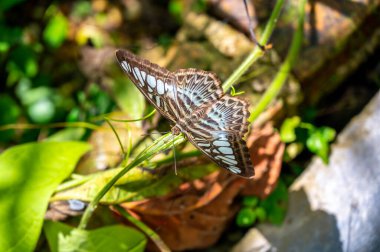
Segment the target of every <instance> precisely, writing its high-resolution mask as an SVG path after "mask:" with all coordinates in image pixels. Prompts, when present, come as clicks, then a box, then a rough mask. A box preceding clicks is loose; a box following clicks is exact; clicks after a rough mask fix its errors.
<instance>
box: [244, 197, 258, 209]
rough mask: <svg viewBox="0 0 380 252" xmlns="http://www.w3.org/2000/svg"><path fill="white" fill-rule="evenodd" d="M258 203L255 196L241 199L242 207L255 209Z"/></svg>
mask: <svg viewBox="0 0 380 252" xmlns="http://www.w3.org/2000/svg"><path fill="white" fill-rule="evenodd" d="M258 203H259V199H258V198H257V197H255V196H245V197H244V198H243V206H248V207H255V206H257V204H258Z"/></svg>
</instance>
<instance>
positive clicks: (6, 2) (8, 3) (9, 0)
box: [0, 0, 25, 12]
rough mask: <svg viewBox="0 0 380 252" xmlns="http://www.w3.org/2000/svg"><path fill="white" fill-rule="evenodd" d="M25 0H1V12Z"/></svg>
mask: <svg viewBox="0 0 380 252" xmlns="http://www.w3.org/2000/svg"><path fill="white" fill-rule="evenodd" d="M24 1H25V0H1V1H0V12H3V11H6V10H9V9H10V8H12V7H13V6H15V5H17V4H19V3H22V2H24Z"/></svg>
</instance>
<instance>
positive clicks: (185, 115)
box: [116, 50, 254, 178]
mask: <svg viewBox="0 0 380 252" xmlns="http://www.w3.org/2000/svg"><path fill="white" fill-rule="evenodd" d="M116 57H117V59H118V61H119V63H120V65H121V67H122V68H123V70H124V71H125V72H126V73H127V75H128V77H129V78H130V79H131V80H132V82H133V83H134V84H135V85H136V87H137V88H138V89H139V90H140V91H141V93H143V95H144V96H145V97H146V98H147V99H148V100H149V102H150V103H152V105H153V106H154V107H155V108H156V109H157V110H158V111H159V112H160V113H161V114H162V115H163V116H165V117H166V118H167V119H169V120H170V121H171V122H172V123H174V126H173V127H172V133H173V134H176V135H178V134H179V133H180V132H182V133H184V134H185V135H186V137H187V138H188V139H189V141H190V142H191V143H193V144H194V146H195V147H197V148H198V149H199V150H200V151H202V152H203V153H204V154H206V156H208V157H209V158H210V159H211V160H213V161H214V162H215V163H217V164H218V165H219V166H220V167H222V168H225V169H227V170H228V171H230V172H232V173H234V174H236V175H239V176H242V177H245V178H251V177H253V175H254V168H253V165H252V161H251V159H250V154H249V152H248V148H247V145H246V142H245V140H244V139H243V138H244V136H245V135H246V134H247V132H248V125H249V123H248V121H247V119H248V117H249V111H248V104H247V103H246V102H245V101H243V100H241V99H239V98H237V97H231V96H229V95H227V94H224V93H223V89H222V87H221V82H220V80H219V79H218V77H217V76H216V75H215V74H214V73H211V72H206V71H203V70H198V69H194V68H190V69H180V70H178V71H176V72H170V71H169V70H167V69H165V68H162V67H160V66H158V65H156V64H153V63H151V62H149V61H148V60H145V59H142V58H140V57H138V56H136V55H134V54H132V53H131V52H129V51H126V50H118V51H117V52H116Z"/></svg>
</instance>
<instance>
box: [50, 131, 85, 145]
mask: <svg viewBox="0 0 380 252" xmlns="http://www.w3.org/2000/svg"><path fill="white" fill-rule="evenodd" d="M85 133H86V130H85V129H84V128H65V129H62V130H60V131H58V132H56V133H54V134H53V135H51V136H49V138H47V139H46V140H45V141H49V142H53V141H54V142H62V141H79V140H81V138H82V137H83V136H84V134H85Z"/></svg>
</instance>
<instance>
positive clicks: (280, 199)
mask: <svg viewBox="0 0 380 252" xmlns="http://www.w3.org/2000/svg"><path fill="white" fill-rule="evenodd" d="M287 205H288V188H287V187H286V185H285V183H284V182H282V180H279V181H278V184H277V187H276V189H275V190H274V191H273V192H272V193H271V194H270V195H269V196H268V197H267V198H266V199H264V200H263V201H261V202H260V207H262V209H261V210H259V211H261V214H262V216H265V217H266V220H268V221H269V222H270V223H273V224H276V225H280V224H281V223H282V222H283V221H284V219H285V215H286V209H287ZM263 212H264V213H263Z"/></svg>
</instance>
